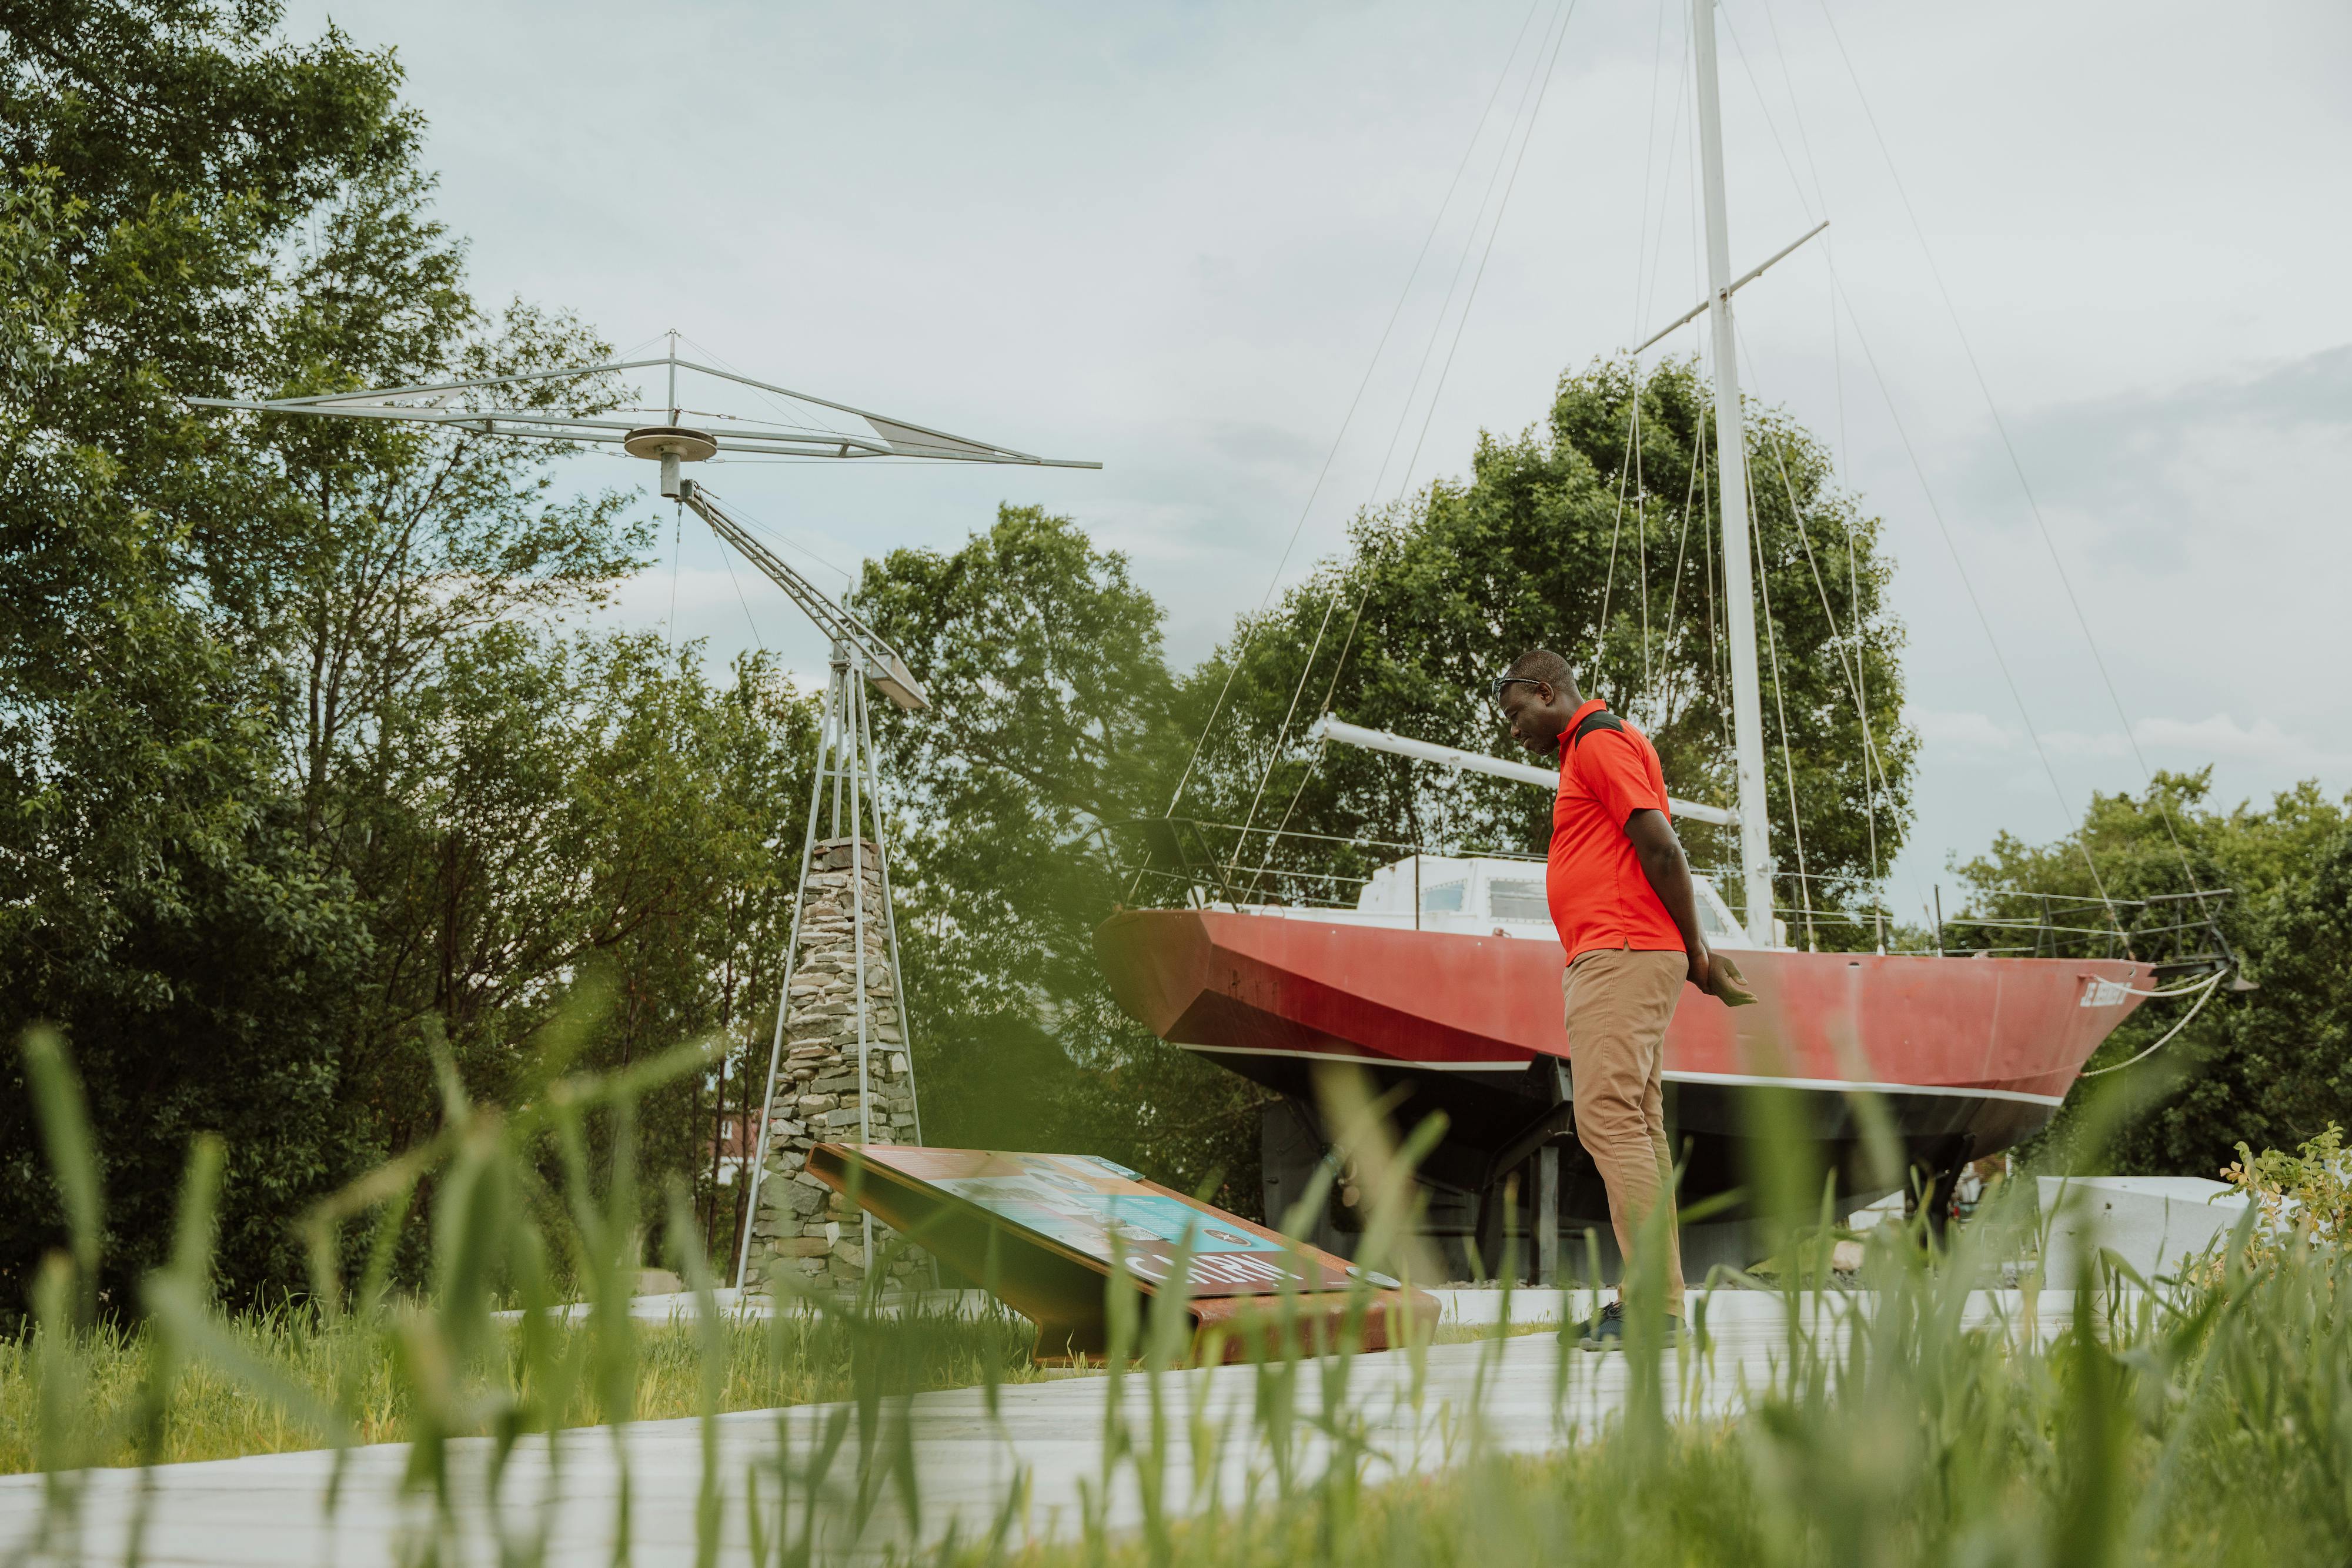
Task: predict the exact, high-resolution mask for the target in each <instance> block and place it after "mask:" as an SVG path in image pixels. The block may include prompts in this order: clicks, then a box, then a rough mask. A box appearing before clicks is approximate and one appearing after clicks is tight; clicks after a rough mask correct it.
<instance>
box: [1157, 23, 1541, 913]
mask: <svg viewBox="0 0 2352 1568" xmlns="http://www.w3.org/2000/svg"><path fill="white" fill-rule="evenodd" d="M1576 5H1577V0H1565V3H1564V4H1563V5H1561V6H1560V8H1559V23H1558V26H1557V28H1556V29H1554V28H1552V27H1547V28H1546V29H1545V36H1546V37H1548V38H1549V39H1550V41H1551V53H1550V56H1549V58H1547V59H1544V63H1543V68H1542V70H1541V72H1540V74H1539V75H1538V73H1536V72H1533V71H1531V72H1530V73H1529V75H1528V86H1527V88H1526V89H1522V90H1521V92H1520V94H1519V104H1520V110H1519V114H1518V115H1517V116H1515V118H1519V119H1521V120H1522V123H1523V124H1524V130H1522V131H1521V132H1520V135H1519V150H1518V152H1517V155H1516V156H1511V157H1510V159H1509V162H1510V170H1511V172H1510V177H1509V179H1508V180H1507V181H1505V182H1504V184H1503V192H1502V200H1501V201H1500V202H1499V203H1497V204H1496V208H1495V218H1494V222H1493V223H1492V224H1491V225H1488V227H1487V230H1486V246H1485V247H1484V248H1483V249H1482V250H1480V252H1479V254H1478V268H1477V271H1476V272H1475V273H1474V274H1472V275H1471V278H1470V291H1469V293H1468V294H1466V295H1465V296H1464V298H1463V301H1462V311H1461V314H1460V315H1458V316H1456V317H1455V318H1454V336H1453V339H1452V340H1451V341H1450V342H1449V343H1448V344H1447V345H1446V350H1445V359H1444V362H1443V363H1442V364H1441V365H1440V366H1439V367H1438V372H1437V380H1436V382H1434V384H1433V385H1432V387H1431V389H1430V394H1429V402H1428V404H1427V406H1426V408H1425V409H1424V411H1423V415H1422V422H1421V431H1420V433H1419V434H1417V435H1416V436H1415V437H1414V438H1413V444H1412V455H1411V456H1409V457H1408V458H1406V460H1405V465H1404V471H1403V473H1402V475H1401V476H1399V478H1398V480H1397V496H1396V500H1397V501H1400V502H1401V501H1402V500H1403V498H1404V497H1405V495H1406V493H1407V487H1408V486H1410V485H1411V484H1412V474H1413V470H1414V469H1415V468H1416V467H1418V466H1419V465H1420V463H1421V453H1422V448H1423V444H1426V443H1427V441H1428V439H1429V428H1430V425H1431V424H1432V423H1433V422H1434V421H1435V419H1436V417H1437V405H1438V403H1439V402H1440V401H1442V400H1443V398H1444V394H1445V382H1446V379H1447V378H1448V377H1449V376H1450V375H1451V374H1452V373H1453V371H1454V355H1455V353H1456V352H1457V351H1459V350H1460V349H1461V347H1462V333H1463V329H1464V328H1465V327H1466V326H1467V325H1468V324H1469V320H1470V312H1471V310H1472V308H1474V307H1475V305H1476V304H1477V302H1478V287H1479V285H1480V284H1481V283H1483V282H1484V281H1485V280H1486V263H1487V261H1488V260H1489V259H1491V258H1492V257H1493V256H1494V254H1495V236H1496V235H1498V234H1500V233H1501V232H1502V227H1503V218H1504V216H1505V214H1507V212H1508V211H1509V209H1510V204H1511V193H1512V192H1513V191H1515V190H1516V189H1517V187H1518V183H1519V169H1520V167H1521V165H1522V164H1524V163H1525V162H1526V161H1527V156H1528V146H1529V144H1530V143H1532V142H1533V141H1534V140H1535V130H1536V124H1537V121H1538V120H1540V119H1541V118H1542V115H1543V106H1544V101H1545V99H1547V98H1548V97H1549V95H1550V92H1551V82H1552V76H1553V73H1554V72H1555V70H1556V69H1557V68H1558V67H1559V51H1560V47H1561V46H1562V45H1564V44H1566V43H1567V41H1568V28H1569V24H1570V23H1571V22H1573V21H1574V20H1575V19H1576ZM1537 57H1538V58H1543V50H1542V46H1541V45H1540V44H1538V47H1537ZM1529 91H1533V93H1534V107H1533V108H1532V109H1529V108H1528V93H1529ZM1503 151H1504V152H1505V154H1506V155H1509V153H1510V140H1509V136H1508V134H1506V136H1505V139H1504V142H1503ZM1502 169H1503V162H1502V160H1500V159H1498V160H1497V161H1496V165H1495V173H1494V174H1493V175H1490V176H1489V177H1488V179H1487V189H1488V192H1489V193H1492V191H1493V189H1494V183H1495V180H1496V178H1498V177H1500V175H1501V173H1502ZM1479 205H1480V208H1481V211H1482V212H1483V210H1484V208H1485V202H1484V200H1482V201H1481V202H1480V204H1479ZM1476 238H1477V228H1476V225H1475V223H1474V224H1473V225H1472V228H1471V231H1470V235H1469V237H1468V243H1467V244H1465V247H1464V250H1463V253H1462V261H1461V263H1458V264H1457V265H1456V267H1455V268H1454V281H1455V283H1456V284H1458V283H1459V282H1460V281H1461V276H1462V267H1463V266H1465V265H1466V264H1467V263H1468V261H1469V258H1470V252H1469V245H1472V244H1475V243H1476ZM1446 294H1447V303H1449V304H1450V303H1451V302H1452V298H1453V289H1452V288H1451V287H1449V288H1448V289H1447V291H1446ZM1444 321H1445V313H1444V308H1442V307H1441V308H1440V310H1439V312H1438V317H1437V319H1436V321H1435V322H1434V323H1433V324H1432V327H1431V329H1430V339H1429V343H1428V345H1427V346H1426V347H1424V348H1423V350H1422V365H1423V368H1424V369H1425V368H1426V367H1427V365H1428V363H1429V356H1430V353H1431V351H1432V350H1434V349H1435V347H1436V343H1437V335H1438V333H1439V332H1440V331H1441V330H1443V329H1444ZM1420 382H1421V374H1420V372H1419V371H1415V373H1414V376H1413V387H1414V390H1418V388H1419V386H1420ZM1411 413H1412V392H1410V391H1409V392H1407V393H1406V399H1405V402H1404V405H1403V407H1402V408H1401V409H1400V410H1399V411H1398V415H1397V425H1396V429H1395V431H1394V432H1392V433H1391V435H1390V437H1389V451H1390V452H1391V454H1393V453H1394V451H1395V449H1396V441H1397V437H1398V436H1399V435H1401V434H1402V433H1403V429H1404V422H1405V421H1406V420H1407V419H1408V418H1410V417H1411ZM1387 476H1388V458H1387V457H1385V456H1384V457H1383V458H1382V459H1381V472H1380V474H1379V475H1377V476H1375V477H1374V479H1373V489H1374V492H1375V494H1377V492H1378V490H1379V488H1380V486H1381V484H1382V483H1384V482H1385V481H1386V479H1387ZM1392 504H1393V503H1392ZM1394 532H1395V530H1394V528H1391V530H1390V535H1389V536H1388V537H1393V535H1394ZM1387 542H1388V538H1387V537H1384V538H1382V539H1381V541H1380V543H1379V544H1378V545H1376V546H1375V547H1374V553H1373V554H1372V556H1371V557H1370V559H1368V560H1367V561H1366V563H1365V565H1366V570H1365V572H1364V580H1363V587H1362V591H1361V592H1360V593H1358V595H1357V596H1356V607H1355V611H1354V613H1353V614H1351V615H1350V616H1349V620H1348V633H1347V636H1346V638H1345V639H1344V640H1343V641H1342V642H1341V643H1340V644H1339V657H1338V658H1337V659H1336V660H1334V661H1333V663H1332V666H1331V679H1330V681H1329V683H1328V685H1326V688H1325V694H1324V706H1328V705H1329V701H1330V694H1331V693H1332V692H1333V691H1336V690H1337V689H1338V686H1339V673H1340V671H1341V670H1343V669H1345V668H1346V667H1347V663H1348V654H1349V650H1350V649H1352V648H1353V647H1354V646H1355V642H1356V632H1357V629H1358V628H1359V627H1360V625H1361V624H1362V622H1363V618H1364V603H1365V601H1366V600H1367V599H1368V598H1369V597H1370V593H1371V586H1372V571H1371V569H1372V568H1373V567H1375V566H1377V565H1378V563H1379V561H1380V559H1381V554H1380V551H1381V549H1382V548H1383V547H1385V545H1386V544H1387ZM1344 580H1345V579H1344V577H1343V578H1341V579H1340V580H1339V581H1335V582H1334V583H1333V585H1332V592H1331V599H1330V601H1329V602H1328V603H1327V604H1326V605H1325V607H1324V612H1323V622H1322V625H1321V626H1319V627H1318V629H1317V631H1316V634H1315V644H1314V646H1313V647H1312V648H1310V649H1309V650H1308V652H1307V658H1306V661H1305V662H1304V663H1303V664H1300V666H1299V671H1298V682H1297V686H1296V687H1295V688H1294V689H1293V690H1292V692H1291V695H1290V709H1289V712H1288V713H1287V714H1286V715H1285V716H1284V718H1283V722H1282V727H1280V728H1279V729H1277V730H1276V732H1275V737H1274V743H1273V745H1272V746H1271V747H1268V748H1267V751H1266V762H1265V770H1264V771H1263V772H1262V773H1261V774H1260V775H1259V777H1258V783H1257V789H1256V792H1255V794H1254V795H1253V796H1252V798H1251V800H1250V810H1249V814H1248V816H1247V817H1246V818H1245V819H1244V827H1248V826H1252V825H1255V822H1256V821H1257V809H1258V806H1259V804H1260V803H1261V802H1262V801H1263V800H1264V799H1265V787H1266V785H1267V783H1268V782H1269V781H1271V779H1273V777H1274V770H1275V768H1276V766H1277V765H1278V764H1279V763H1280V762H1281V760H1282V747H1283V742H1284V741H1285V740H1286V738H1287V737H1288V735H1289V731H1290V726H1291V723H1292V721H1293V720H1295V719H1296V718H1297V714H1298V701H1299V698H1300V697H1301V696H1302V695H1305V693H1306V690H1307V681H1308V679H1309V678H1310V677H1311V676H1312V675H1313V674H1314V669H1315V657H1316V653H1318V652H1319V651H1320V649H1321V647H1322V642H1323V635H1324V630H1325V629H1326V628H1328V626H1329V625H1330V622H1331V613H1332V612H1333V611H1334V610H1336V609H1338V607H1339V594H1340V592H1341V591H1342V587H1341V584H1342V583H1343V582H1344ZM1204 738H1205V736H1204ZM1323 749H1324V748H1323V747H1322V746H1320V745H1319V744H1318V746H1317V747H1316V749H1315V751H1314V754H1313V755H1312V756H1311V757H1310V758H1308V760H1307V767H1306V768H1305V769H1304V770H1302V771H1301V773H1300V774H1299V779H1298V784H1297V788H1296V789H1293V790H1292V791H1291V795H1290V800H1289V803H1288V805H1286V807H1285V808H1284V810H1283V814H1282V822H1281V825H1282V826H1283V827H1288V826H1289V824H1290V818H1291V815H1292V813H1294V812H1295V811H1297V809H1298V801H1299V799H1300V798H1301V796H1303V795H1304V794H1305V793H1306V789H1307V780H1308V779H1311V778H1313V777H1314V774H1315V768H1316V766H1317V764H1318V762H1319V761H1320V760H1321V758H1322V755H1323ZM1237 853H1238V851H1237ZM1256 886H1257V883H1256V881H1255V879H1254V880H1253V881H1252V882H1251V883H1250V887H1251V891H1252V892H1255V889H1256Z"/></svg>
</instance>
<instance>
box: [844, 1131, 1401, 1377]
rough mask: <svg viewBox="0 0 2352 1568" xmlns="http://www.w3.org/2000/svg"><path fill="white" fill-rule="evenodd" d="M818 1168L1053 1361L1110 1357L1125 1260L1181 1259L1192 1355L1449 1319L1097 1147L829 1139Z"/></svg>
mask: <svg viewBox="0 0 2352 1568" xmlns="http://www.w3.org/2000/svg"><path fill="white" fill-rule="evenodd" d="M808 1168H809V1171H810V1173H811V1174H812V1175H814V1176H816V1178H817V1179H818V1180H820V1181H822V1182H824V1184H825V1185H827V1186H831V1187H832V1188H833V1189H834V1190H835V1191H836V1192H840V1193H843V1194H845V1195H846V1196H848V1197H850V1198H852V1199H853V1200H854V1201H856V1203H857V1204H859V1205H860V1206H861V1207H864V1208H865V1209H866V1211H867V1212H869V1213H871V1214H872V1215H873V1216H874V1217H875V1218H877V1219H878V1220H881V1221H882V1222H883V1223H884V1224H886V1225H888V1226H889V1227H890V1228H892V1229H894V1230H897V1231H898V1232H899V1233H900V1234H901V1235H904V1236H908V1237H909V1238H911V1239H914V1240H916V1241H917V1242H919V1244H920V1245H921V1246H922V1247H924V1248H925V1249H928V1250H929V1251H930V1252H932V1253H934V1254H936V1255H937V1256H938V1257H939V1258H940V1260H942V1261H944V1262H946V1263H947V1264H948V1265H949V1266H950V1267H951V1268H953V1269H955V1270H958V1271H959V1272H961V1273H962V1274H964V1275H965V1276H966V1277H968V1278H970V1279H971V1280H973V1281H976V1282H978V1283H979V1284H981V1285H982V1286H983V1287H985V1288H986V1289H987V1290H988V1291H990V1292H991V1293H992V1294H993V1295H994V1296H995V1297H996V1298H997V1299H998V1300H1000V1301H1003V1302H1004V1304H1005V1305H1007V1306H1009V1307H1011V1308H1012V1309H1013V1311H1014V1312H1019V1313H1020V1314H1021V1315H1022V1316H1023V1317H1025V1318H1027V1319H1029V1320H1030V1321H1031V1322H1034V1323H1035V1324H1036V1325H1037V1344H1036V1349H1035V1352H1034V1354H1035V1355H1036V1357H1037V1358H1038V1359H1039V1360H1041V1361H1055V1362H1066V1361H1087V1360H1098V1359H1100V1358H1101V1357H1102V1356H1103V1355H1104V1354H1106V1352H1107V1351H1108V1348H1109V1337H1110V1336H1109V1323H1108V1317H1107V1314H1106V1307H1105V1296H1104V1290H1105V1286H1106V1284H1107V1283H1108V1280H1109V1277H1110V1273H1111V1270H1112V1269H1113V1267H1114V1266H1117V1267H1120V1268H1123V1269H1124V1270H1125V1271H1126V1272H1127V1274H1128V1276H1129V1278H1130V1279H1132V1280H1133V1281H1135V1285H1136V1288H1137V1289H1138V1291H1140V1292H1141V1293H1142V1294H1143V1295H1145V1296H1147V1297H1150V1296H1157V1295H1159V1294H1160V1292H1161V1291H1163V1290H1171V1289H1176V1288H1179V1287H1178V1286H1177V1284H1176V1282H1175V1281H1176V1276H1177V1274H1178V1272H1179V1270H1180V1268H1181V1273H1182V1285H1181V1289H1182V1290H1183V1291H1184V1294H1185V1312H1186V1314H1187V1316H1188V1318H1189V1319H1190V1321H1191V1323H1192V1354H1191V1359H1192V1360H1194V1361H1199V1360H1203V1359H1219V1360H1224V1361H1242V1360H1246V1359H1248V1358H1249V1357H1250V1356H1252V1355H1254V1354H1278V1353H1279V1352H1280V1350H1281V1348H1282V1347H1283V1345H1284V1343H1285V1342H1286V1341H1287V1343H1290V1344H1294V1345H1296V1346H1297V1347H1298V1348H1299V1349H1300V1350H1302V1351H1305V1352H1307V1353H1309V1354H1313V1353H1317V1352H1322V1351H1328V1350H1336V1349H1339V1348H1340V1345H1341V1343H1342V1341H1343V1338H1345V1339H1346V1340H1347V1341H1349V1343H1352V1344H1353V1346H1354V1348H1356V1349H1360V1350H1385V1349H1387V1348H1389V1347H1390V1346H1391V1344H1395V1343H1402V1342H1403V1341H1404V1340H1405V1339H1406V1338H1407V1337H1408V1335H1409V1334H1411V1333H1412V1332H1413V1331H1414V1330H1415V1329H1416V1328H1418V1329H1420V1330H1421V1331H1422V1332H1424V1333H1425V1332H1426V1331H1427V1330H1428V1329H1430V1328H1433V1327H1434V1326H1435V1325H1436V1322H1437V1316H1438V1306H1437V1302H1436V1301H1435V1299H1434V1298H1433V1297H1430V1296H1427V1295H1424V1294H1423V1293H1422V1292H1421V1291H1407V1290H1404V1289H1402V1287H1401V1286H1399V1285H1398V1284H1397V1282H1396V1281H1392V1280H1389V1279H1387V1278H1385V1277H1384V1276H1379V1275H1371V1274H1364V1275H1361V1276H1360V1275H1359V1274H1358V1273H1357V1271H1356V1270H1355V1269H1354V1268H1353V1267H1352V1266H1351V1265H1350V1264H1349V1262H1348V1260H1346V1259H1344V1258H1337V1257H1334V1256H1332V1255H1331V1254H1330V1253H1328V1252H1324V1251H1320V1250H1318V1249H1315V1248H1312V1247H1308V1246H1307V1245H1305V1244H1304V1243H1301V1242H1298V1241H1296V1240H1293V1239H1290V1238H1288V1237H1286V1236H1283V1235H1281V1234H1280V1233H1278V1232H1276V1231H1273V1230H1269V1229H1267V1228H1265V1227H1264V1226H1262V1225H1254V1224H1252V1223H1250V1222H1249V1221H1248V1220H1246V1219H1243V1218H1239V1217H1237V1216H1235V1215H1231V1214H1227V1213H1226V1212H1225V1211H1224V1210H1223V1209H1221V1208H1212V1207H1209V1206H1208V1205H1207V1204H1205V1203H1202V1202H1200V1201H1199V1200H1197V1199H1194V1198H1191V1197H1185V1196H1184V1195H1183V1194H1182V1193H1180V1192H1177V1191H1175V1190H1173V1189H1171V1188H1169V1187H1164V1186H1160V1185H1159V1184H1158V1183H1157V1182H1150V1181H1146V1180H1145V1179H1144V1178H1143V1177H1142V1176H1139V1175H1138V1174H1137V1173H1135V1172H1134V1171H1131V1170H1129V1169H1128V1168H1127V1167H1126V1166H1122V1165H1118V1164H1117V1163H1115V1162H1113V1161H1110V1160H1106V1159H1101V1158H1099V1157H1097V1156H1095V1155H1036V1154H1017V1153H1008V1152H1003V1151H994V1150H982V1149H933V1148H918V1147H913V1146H910V1145H898V1144H819V1145H816V1146H815V1147H814V1149H812V1150H810V1151H809V1164H808ZM1351 1312H1352V1313H1353V1314H1354V1316H1353V1317H1352V1318H1351V1316H1350V1314H1351Z"/></svg>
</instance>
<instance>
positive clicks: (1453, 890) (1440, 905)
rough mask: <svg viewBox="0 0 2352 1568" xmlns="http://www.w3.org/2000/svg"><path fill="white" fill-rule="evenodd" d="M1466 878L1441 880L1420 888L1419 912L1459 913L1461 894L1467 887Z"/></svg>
mask: <svg viewBox="0 0 2352 1568" xmlns="http://www.w3.org/2000/svg"><path fill="white" fill-rule="evenodd" d="M1469 885H1470V884H1469V883H1468V882H1467V881H1466V880H1456V881H1454V882H1441V883H1436V884H1434V885H1433V886H1430V887H1424V888H1423V889H1422V890H1421V912H1422V913H1423V915H1459V914H1461V913H1462V894H1463V892H1464V890H1465V889H1466V888H1468V887H1469Z"/></svg>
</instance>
